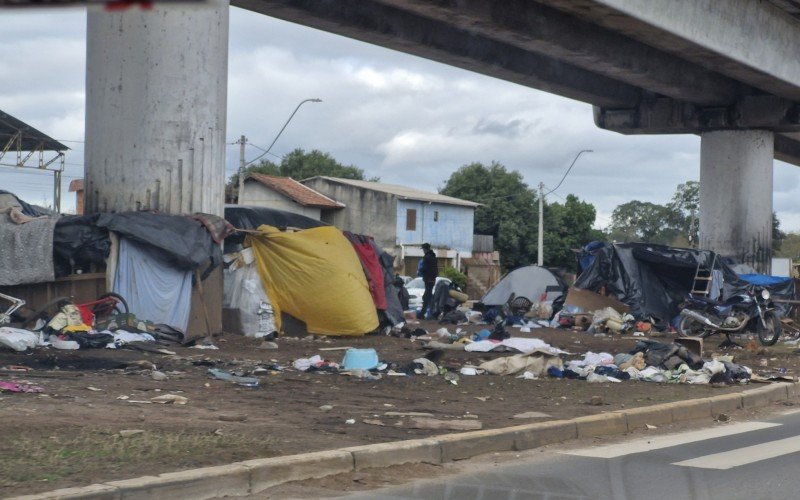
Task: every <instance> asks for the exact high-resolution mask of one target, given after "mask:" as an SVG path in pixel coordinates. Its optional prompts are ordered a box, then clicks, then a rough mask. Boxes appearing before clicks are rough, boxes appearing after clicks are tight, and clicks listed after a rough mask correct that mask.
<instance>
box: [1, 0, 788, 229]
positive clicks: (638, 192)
mask: <svg viewBox="0 0 800 500" xmlns="http://www.w3.org/2000/svg"><path fill="white" fill-rule="evenodd" d="M85 51H86V14H85V12H84V11H83V10H82V9H70V10H57V11H53V10H45V11H22V12H20V11H15V12H13V13H8V12H3V14H2V16H0V110H3V111H5V112H7V113H9V114H11V115H14V116H16V117H17V118H20V119H21V120H23V121H25V122H27V123H30V124H31V125H33V126H35V127H37V128H39V129H40V130H42V131H43V132H45V133H47V134H49V135H50V136H51V137H54V138H57V139H59V140H62V141H64V142H65V144H66V145H68V146H69V147H70V148H72V150H71V151H70V152H68V154H67V168H66V174H65V179H64V183H65V187H64V192H65V193H66V184H68V183H69V181H70V180H72V179H74V178H80V177H82V172H83V170H82V169H83V167H82V165H83V142H82V141H83V137H84V95H85V93H84V79H85V75H84V72H85V60H86V58H85ZM311 97H318V98H320V99H322V100H323V102H322V103H318V104H316V103H307V104H305V105H304V106H303V107H302V108H301V110H300V111H299V112H298V114H297V115H296V116H295V118H294V119H293V120H292V122H291V124H290V125H289V127H288V128H287V129H286V131H285V132H284V134H283V135H282V136H281V137H280V139H279V141H278V142H277V143H276V144H275V146H274V147H273V150H272V152H273V153H275V154H277V155H282V154H286V153H288V152H289V151H291V150H292V149H294V148H297V147H300V148H304V149H306V150H311V149H320V150H322V151H326V152H329V153H330V154H331V155H333V156H334V157H335V158H336V159H337V160H339V161H341V162H343V163H347V164H354V165H357V166H358V167H360V168H362V169H364V170H365V171H366V173H367V174H368V175H369V176H379V177H380V178H381V179H382V180H383V181H385V182H392V183H397V184H405V185H409V186H414V187H418V188H421V189H429V190H436V189H437V188H439V187H441V186H442V185H443V184H444V182H445V180H446V179H447V178H448V177H449V175H450V174H451V173H452V172H453V171H454V170H456V169H457V168H458V167H460V166H461V165H464V164H466V163H470V162H474V161H479V162H484V163H489V162H491V161H493V160H494V161H498V162H500V163H502V164H504V165H506V166H507V167H508V168H509V169H514V170H518V171H520V172H521V173H522V174H523V176H524V178H525V180H526V182H527V183H528V184H529V185H530V186H535V185H538V183H539V182H540V181H541V182H544V183H545V184H546V185H549V186H555V184H556V183H557V182H558V181H559V179H560V178H561V176H562V174H563V173H564V171H565V169H566V168H567V167H568V166H569V164H570V162H571V161H572V159H573V157H574V156H575V154H576V153H577V152H578V151H579V150H581V149H593V150H594V153H592V154H589V155H584V156H583V157H581V159H580V160H579V161H578V163H577V164H576V166H575V168H574V169H573V171H572V173H571V174H570V176H569V177H568V178H567V180H566V181H565V182H564V184H563V185H562V187H561V188H560V189H559V190H558V191H557V192H556V193H554V194H553V195H552V196H555V200H556V201H560V200H559V197H563V196H566V195H567V194H569V193H574V194H576V195H578V196H579V197H580V198H582V199H584V200H587V201H589V202H591V203H593V204H594V205H595V206H596V207H597V209H598V221H597V225H598V226H599V227H603V226H605V225H606V224H607V223H608V221H609V219H608V218H609V216H610V214H611V211H612V210H613V209H614V207H615V206H617V205H618V204H620V203H624V202H626V201H629V200H631V199H640V200H646V201H652V202H656V203H665V202H666V201H667V200H668V199H669V198H670V196H671V195H672V193H673V192H674V190H675V186H676V185H677V184H679V183H681V182H685V181H687V180H692V179H697V178H698V176H699V161H700V160H699V152H700V141H699V138H697V137H694V136H649V137H648V136H641V137H628V136H622V135H619V134H615V133H612V132H607V131H603V130H600V129H597V128H596V127H595V126H594V124H593V121H592V112H591V107H590V106H588V105H586V104H583V103H579V102H576V101H571V100H569V99H564V98H561V97H558V96H554V95H551V94H547V93H544V92H540V91H537V90H533V89H530V88H526V87H521V86H519V85H515V84H512V83H508V82H505V81H501V80H496V79H493V78H489V77H486V76H482V75H478V74H475V73H471V72H468V71H463V70H460V69H456V68H452V67H448V66H445V65H442V64H438V63H435V62H431V61H428V60H425V59H420V58H417V57H413V56H408V55H405V54H401V53H399V52H394V51H390V50H387V49H383V48H380V47H376V46H372V45H368V44H365V43H361V42H357V41H353V40H349V39H346V38H342V37H338V36H335V35H331V34H328V33H324V32H321V31H316V30H312V29H309V28H304V27H301V26H297V25H294V24H290V23H286V22H283V21H279V20H276V19H272V18H269V17H265V16H263V15H260V14H254V13H251V12H248V11H245V10H241V9H237V8H231V19H230V59H229V80H228V130H227V136H228V139H229V141H228V142H231V143H232V142H234V141H235V140H236V139H237V138H238V137H239V136H240V135H242V134H244V135H246V136H247V137H248V140H249V141H250V142H251V143H252V144H254V145H257V146H260V147H262V148H265V147H267V146H268V145H269V143H270V142H272V140H273V139H274V137H275V135H276V134H277V133H278V130H280V127H281V126H282V125H283V123H284V121H285V120H286V119H287V118H288V116H289V114H290V113H291V112H292V110H293V109H294V108H295V106H296V105H297V103H298V102H300V101H301V100H303V99H306V98H311ZM73 141H74V142H73ZM258 154H260V151H259V150H258V149H256V148H254V147H250V148H248V159H250V158H253V157H255V156H257V155H258ZM227 159H228V173H233V172H234V171H235V169H236V165H238V146H236V145H230V146H228V155H227ZM273 159H274V158H273ZM799 179H800V171H798V170H797V167H793V166H790V165H787V164H784V163H781V162H776V165H775V209H776V210H777V212H778V216H779V218H780V220H781V222H782V226H783V227H784V228H785V229H789V230H794V231H800V206H798V204H797V203H794V200H797V199H798V198H800V182H798V180H799ZM0 188H3V189H8V190H11V191H14V192H16V193H17V194H18V195H20V196H21V197H22V198H23V199H26V200H28V201H31V202H34V203H42V202H44V201H52V181H51V178H50V177H49V176H46V175H43V174H40V173H38V172H27V173H24V174H23V173H18V171H15V170H13V169H9V168H0ZM73 205H74V197H73V196H72V195H69V194H66V195H65V207H66V208H69V207H70V206H73Z"/></svg>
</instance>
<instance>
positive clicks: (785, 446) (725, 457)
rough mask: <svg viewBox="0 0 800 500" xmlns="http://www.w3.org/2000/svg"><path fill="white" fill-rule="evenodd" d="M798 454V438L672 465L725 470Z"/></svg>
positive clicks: (799, 439) (780, 440) (799, 447)
mask: <svg viewBox="0 0 800 500" xmlns="http://www.w3.org/2000/svg"><path fill="white" fill-rule="evenodd" d="M797 452H800V436H795V437H790V438H786V439H779V440H777V441H769V442H767V443H761V444H756V445H753V446H746V447H744V448H738V449H735V450H730V451H725V452H722V453H714V454H713V455H706V456H704V457H697V458H692V459H690V460H684V461H682V462H675V463H673V464H672V465H680V466H681V467H698V468H701V469H719V470H727V469H732V468H734V467H739V466H740V465H747V464H752V463H755V462H761V461H762V460H769V459H770V458H775V457H780V456H783V455H789V454H790V453H797Z"/></svg>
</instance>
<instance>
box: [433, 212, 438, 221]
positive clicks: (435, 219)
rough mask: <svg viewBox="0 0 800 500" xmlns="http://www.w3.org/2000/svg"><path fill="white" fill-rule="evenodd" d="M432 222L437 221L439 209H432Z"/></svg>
mask: <svg viewBox="0 0 800 500" xmlns="http://www.w3.org/2000/svg"><path fill="white" fill-rule="evenodd" d="M433 222H439V211H438V210H434V211H433Z"/></svg>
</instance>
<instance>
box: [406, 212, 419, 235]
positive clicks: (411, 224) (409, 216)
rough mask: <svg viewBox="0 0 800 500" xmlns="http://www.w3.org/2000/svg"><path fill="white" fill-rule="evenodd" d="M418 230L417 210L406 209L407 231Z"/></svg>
mask: <svg viewBox="0 0 800 500" xmlns="http://www.w3.org/2000/svg"><path fill="white" fill-rule="evenodd" d="M416 230H417V210H416V209H414V208H408V209H406V231H416Z"/></svg>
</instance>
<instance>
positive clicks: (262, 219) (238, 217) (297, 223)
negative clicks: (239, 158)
mask: <svg viewBox="0 0 800 500" xmlns="http://www.w3.org/2000/svg"><path fill="white" fill-rule="evenodd" d="M225 220H227V221H228V222H230V223H231V224H232V225H233V227H235V228H236V229H246V230H254V229H258V228H259V227H260V226H272V227H277V228H279V229H286V228H295V229H311V228H312V227H320V226H327V225H328V224H326V223H324V222H321V221H318V220H316V219H312V218H311V217H306V216H305V215H300V214H296V213H293V212H287V211H285V210H278V209H277V208H267V207H257V206H251V205H225ZM244 238H245V233H242V232H240V233H236V234H233V235H231V236H228V237H227V238H225V253H233V252H238V251H239V250H241V247H242V243H244Z"/></svg>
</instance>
